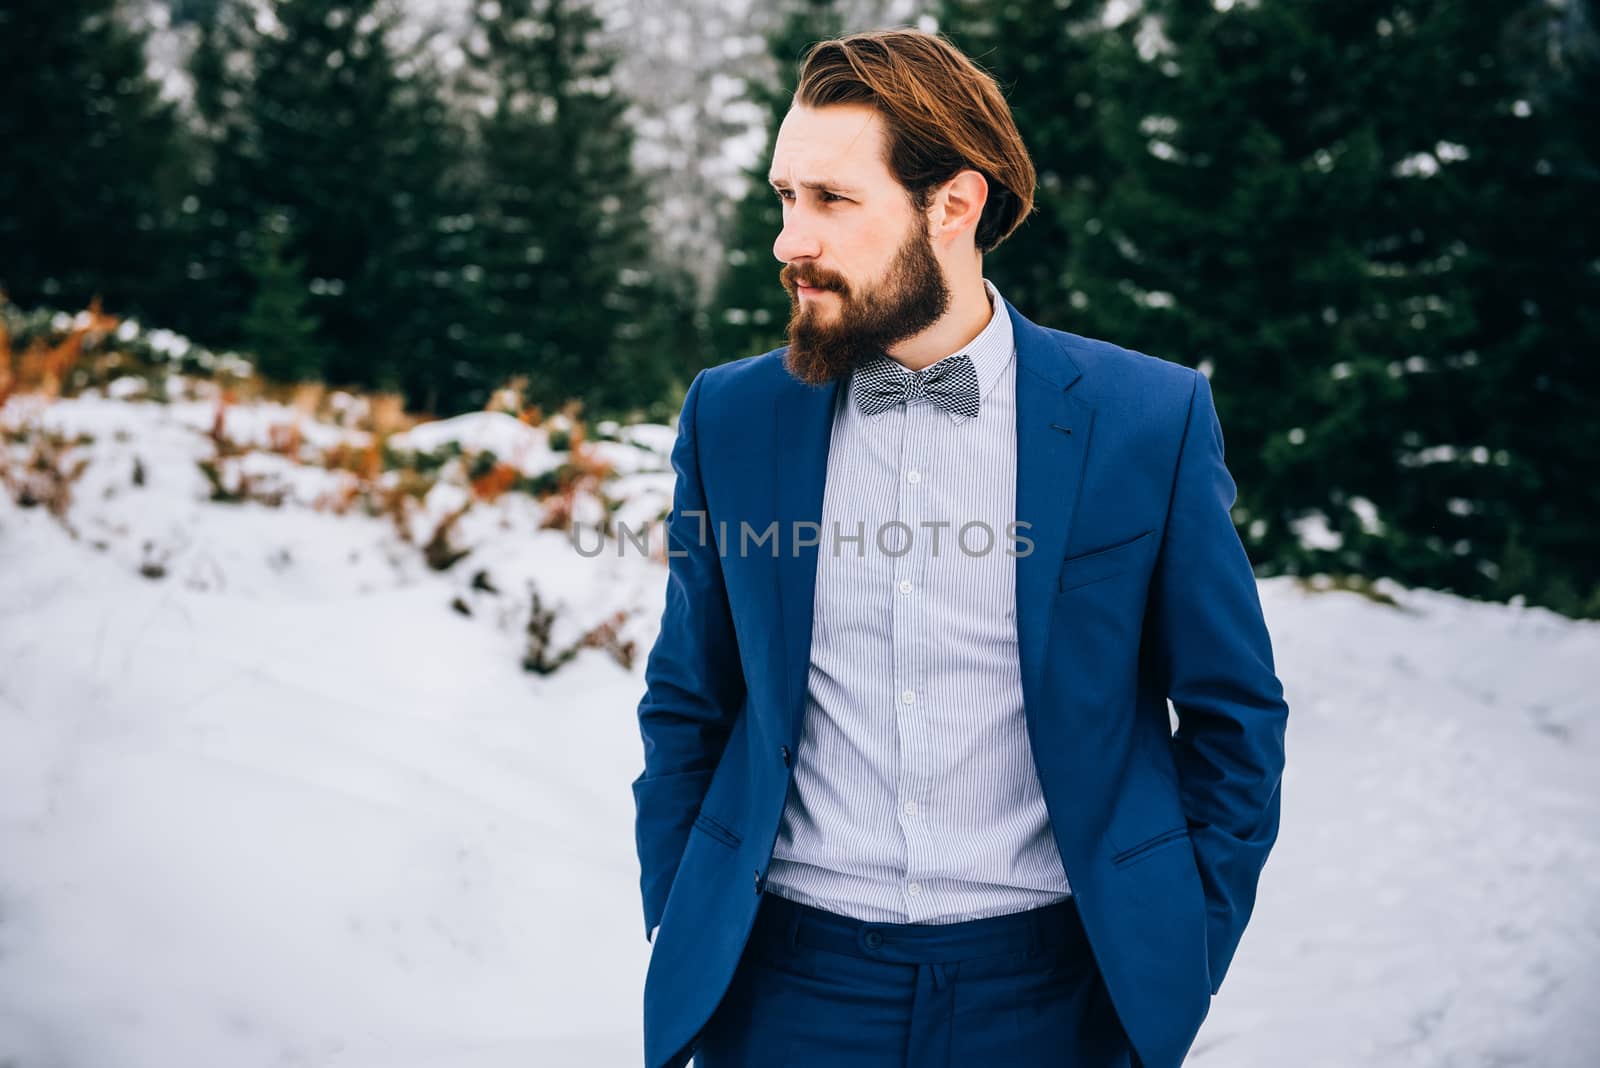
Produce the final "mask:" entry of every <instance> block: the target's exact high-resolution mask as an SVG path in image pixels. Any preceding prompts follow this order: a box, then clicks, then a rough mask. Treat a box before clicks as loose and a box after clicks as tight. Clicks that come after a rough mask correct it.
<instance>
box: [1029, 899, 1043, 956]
mask: <svg viewBox="0 0 1600 1068" xmlns="http://www.w3.org/2000/svg"><path fill="white" fill-rule="evenodd" d="M1041 942H1043V938H1041V937H1040V932H1039V910H1038V909H1029V910H1028V956H1029V957H1037V956H1038V955H1039V951H1040V949H1041V948H1042V947H1041V945H1040V943H1041Z"/></svg>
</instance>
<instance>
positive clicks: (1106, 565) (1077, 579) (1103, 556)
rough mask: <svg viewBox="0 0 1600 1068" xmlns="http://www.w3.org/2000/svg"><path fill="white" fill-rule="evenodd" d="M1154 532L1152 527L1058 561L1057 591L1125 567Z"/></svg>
mask: <svg viewBox="0 0 1600 1068" xmlns="http://www.w3.org/2000/svg"><path fill="white" fill-rule="evenodd" d="M1154 533H1155V531H1154V530H1147V531H1145V532H1144V533H1143V534H1139V535H1136V536H1134V537H1132V538H1129V539H1128V540H1127V541H1124V542H1118V543H1117V544H1115V545H1108V546H1106V547H1105V548H1103V549H1091V550H1089V551H1088V552H1086V553H1079V554H1078V555H1077V556H1069V557H1067V558H1066V559H1065V560H1063V561H1061V577H1060V580H1059V581H1058V582H1057V584H1056V590H1057V592H1060V591H1062V590H1071V589H1076V588H1077V587H1079V586H1086V585H1088V584H1089V583H1091V582H1097V581H1099V580H1100V579H1103V578H1110V577H1111V576H1112V575H1117V574H1120V573H1122V572H1123V571H1126V570H1128V568H1130V567H1132V566H1133V565H1134V564H1135V563H1136V562H1138V560H1139V558H1140V557H1141V556H1142V555H1143V554H1144V550H1145V549H1146V548H1147V547H1148V546H1149V544H1150V536H1151V535H1152V534H1154Z"/></svg>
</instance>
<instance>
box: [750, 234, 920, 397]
mask: <svg viewBox="0 0 1600 1068" xmlns="http://www.w3.org/2000/svg"><path fill="white" fill-rule="evenodd" d="M778 277H779V280H780V281H781V282H782V283H783V286H784V288H785V289H787V290H788V291H789V305H790V315H789V352H788V354H787V355H786V356H785V357H784V365H785V366H786V367H788V369H789V373H790V374H792V375H794V377H796V378H798V379H799V380H800V381H802V382H805V383H806V384H808V385H813V386H821V385H826V384H827V383H829V382H831V381H833V380H834V379H836V378H840V377H842V376H844V375H847V374H849V373H850V372H851V371H853V370H854V369H855V368H857V367H859V366H861V364H862V363H864V362H866V361H867V360H869V359H871V358H872V357H874V356H877V355H880V354H886V353H887V352H888V350H889V347H890V346H891V345H894V344H895V343H896V342H900V341H904V340H905V339H906V338H909V337H915V336H916V335H917V334H920V333H922V331H924V330H926V329H927V328H928V327H930V326H932V325H933V324H934V323H936V322H938V321H939V319H940V318H941V317H943V315H944V313H945V312H946V311H947V310H948V309H949V307H950V287H949V285H948V284H946V282H945V278H944V272H943V271H941V270H940V269H939V261H938V260H936V259H934V256H933V248H932V246H931V244H930V242H929V239H928V224H927V220H926V219H922V222H921V225H920V226H915V227H913V228H912V231H911V233H910V234H909V235H908V236H907V238H906V240H905V243H904V244H902V245H901V246H900V250H899V251H898V252H896V253H895V257H894V262H892V263H891V264H890V265H889V271H888V274H887V275H886V276H885V277H884V280H883V281H882V282H881V283H879V284H878V285H876V286H874V287H872V288H871V289H862V290H860V291H857V290H854V289H852V288H851V287H850V285H849V283H847V282H846V281H845V280H844V278H843V276H841V275H839V274H838V273H836V272H833V271H828V270H824V269H822V268H818V267H812V266H807V265H800V266H798V267H797V266H796V265H795V264H792V263H791V264H785V265H784V268H783V270H782V271H781V272H780V273H779V276H778ZM801 284H805V285H807V286H817V287H818V288H820V289H827V290H832V291H833V292H834V294H835V297H834V300H835V301H836V302H837V303H838V305H839V307H838V308H837V309H836V310H835V311H834V312H833V313H832V314H831V315H830V316H828V318H827V321H823V313H822V312H821V311H820V310H819V309H818V308H816V307H809V308H808V307H803V306H802V305H801V302H800V294H799V293H798V292H797V291H796V286H798V285H801ZM808 299H809V298H808ZM820 299H823V300H826V299H827V298H825V297H824V298H820Z"/></svg>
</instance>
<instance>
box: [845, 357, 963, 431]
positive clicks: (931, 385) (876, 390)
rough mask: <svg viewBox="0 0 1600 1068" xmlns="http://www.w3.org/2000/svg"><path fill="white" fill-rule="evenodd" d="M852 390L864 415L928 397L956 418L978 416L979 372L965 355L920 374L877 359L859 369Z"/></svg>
mask: <svg viewBox="0 0 1600 1068" xmlns="http://www.w3.org/2000/svg"><path fill="white" fill-rule="evenodd" d="M851 388H852V390H853V391H854V392H855V397H856V407H858V408H860V409H861V413H862V414H863V415H877V414H878V413H879V412H886V411H888V410H889V409H890V408H893V407H894V406H895V405H896V404H900V403H902V402H905V401H909V400H910V399H911V398H913V397H927V398H928V399H929V400H930V401H932V402H933V403H934V404H937V405H938V406H939V407H941V408H943V409H944V410H945V411H947V412H950V413H952V414H954V415H965V416H974V415H977V414H978V370H977V368H975V367H973V365H972V357H971V356H968V355H967V354H966V353H964V352H963V353H962V354H961V355H959V356H951V357H949V358H947V359H943V360H940V361H939V362H938V363H936V364H934V365H933V366H931V367H925V368H923V369H922V370H920V371H907V370H906V369H905V368H904V367H901V366H900V365H899V364H898V363H896V362H894V360H892V359H890V358H889V357H888V356H884V355H878V356H874V357H873V358H872V359H870V360H868V361H867V362H866V363H864V364H862V365H861V367H859V368H857V369H856V372H855V376H854V381H853V382H852V384H851Z"/></svg>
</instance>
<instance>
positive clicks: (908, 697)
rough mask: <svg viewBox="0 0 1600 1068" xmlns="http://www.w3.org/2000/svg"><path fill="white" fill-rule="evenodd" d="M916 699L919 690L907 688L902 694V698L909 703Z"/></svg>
mask: <svg viewBox="0 0 1600 1068" xmlns="http://www.w3.org/2000/svg"><path fill="white" fill-rule="evenodd" d="M916 699H917V692H916V691H915V690H907V691H906V692H905V693H903V694H901V695H900V700H902V701H904V702H905V703H906V704H908V705H909V704H910V703H911V702H913V701H915V700H916Z"/></svg>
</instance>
